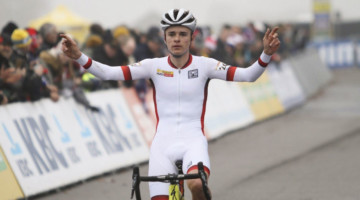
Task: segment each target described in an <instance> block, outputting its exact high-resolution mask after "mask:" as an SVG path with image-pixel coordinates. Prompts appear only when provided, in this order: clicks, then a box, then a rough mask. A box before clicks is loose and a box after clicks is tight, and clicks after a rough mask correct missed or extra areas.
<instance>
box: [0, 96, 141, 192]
mask: <svg viewBox="0 0 360 200" xmlns="http://www.w3.org/2000/svg"><path fill="white" fill-rule="evenodd" d="M90 101H91V102H92V103H93V104H94V105H96V106H99V107H100V108H101V110H102V111H101V112H100V113H94V112H91V111H89V110H86V109H85V108H84V107H83V106H82V105H79V104H77V103H76V102H74V100H73V99H68V100H64V99H60V101H59V102H57V103H53V102H51V101H50V100H48V99H45V100H41V101H38V102H35V103H15V104H10V105H7V106H1V107H0V114H1V115H0V145H1V146H2V148H3V150H4V153H5V154H6V156H7V158H8V160H9V163H10V165H11V167H12V169H13V171H14V173H15V175H16V177H17V179H18V181H19V183H20V186H21V188H22V189H23V191H24V194H25V196H29V195H34V194H37V193H40V192H44V191H47V190H50V189H54V188H57V187H61V186H64V185H67V184H70V183H74V182H77V181H79V180H83V179H86V178H89V177H91V176H94V175H98V174H102V173H104V172H107V171H109V170H113V169H117V168H120V167H124V166H129V165H131V164H133V163H136V162H142V161H145V160H147V159H148V147H147V145H146V144H145V141H144V139H143V138H142V136H141V134H140V132H139V130H138V128H137V127H136V126H135V122H134V120H133V118H132V116H131V115H130V111H129V110H128V108H127V106H126V104H125V102H124V99H123V97H122V95H121V93H120V92H119V90H116V91H103V92H96V93H92V94H91V95H90Z"/></svg>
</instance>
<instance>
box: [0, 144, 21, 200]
mask: <svg viewBox="0 0 360 200" xmlns="http://www.w3.org/2000/svg"><path fill="white" fill-rule="evenodd" d="M19 198H24V194H23V192H22V190H21V188H20V186H19V184H18V182H17V180H16V178H15V175H14V173H13V171H12V169H11V168H10V165H9V163H8V161H7V159H6V157H5V154H4V152H3V150H2V148H1V147H0V200H5V199H6V200H8V199H19Z"/></svg>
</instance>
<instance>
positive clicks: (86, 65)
mask: <svg viewBox="0 0 360 200" xmlns="http://www.w3.org/2000/svg"><path fill="white" fill-rule="evenodd" d="M91 64H92V60H91V58H88V61H87V63H86V64H85V65H84V66H83V67H84V68H85V69H88V68H89V67H90V66H91Z"/></svg>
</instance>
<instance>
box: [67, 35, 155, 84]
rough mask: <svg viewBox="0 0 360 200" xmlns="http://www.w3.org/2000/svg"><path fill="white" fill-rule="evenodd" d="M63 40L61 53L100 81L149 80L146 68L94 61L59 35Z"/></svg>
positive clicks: (73, 43)
mask: <svg viewBox="0 0 360 200" xmlns="http://www.w3.org/2000/svg"><path fill="white" fill-rule="evenodd" d="M60 36H61V37H62V38H63V40H62V42H61V44H62V51H63V52H64V54H65V55H67V56H68V57H70V58H72V59H73V60H75V61H76V62H78V63H79V64H80V65H81V66H82V67H84V68H85V69H86V70H87V71H88V72H90V73H91V74H93V75H95V76H96V77H98V78H100V79H102V80H134V79H140V78H149V73H148V67H142V68H141V69H140V68H138V67H131V66H109V65H105V64H102V63H100V62H97V61H94V60H92V59H91V58H89V57H88V56H86V55H85V54H83V53H82V52H81V51H80V49H79V47H78V45H77V44H76V42H75V41H74V40H73V39H71V38H70V37H69V36H67V35H65V34H60Z"/></svg>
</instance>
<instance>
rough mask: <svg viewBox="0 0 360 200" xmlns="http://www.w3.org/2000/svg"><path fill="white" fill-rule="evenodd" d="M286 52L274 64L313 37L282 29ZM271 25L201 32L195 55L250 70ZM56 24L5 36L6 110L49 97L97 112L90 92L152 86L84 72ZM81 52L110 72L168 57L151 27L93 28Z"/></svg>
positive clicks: (0, 61) (2, 91) (0, 52)
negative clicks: (66, 51) (112, 68)
mask: <svg viewBox="0 0 360 200" xmlns="http://www.w3.org/2000/svg"><path fill="white" fill-rule="evenodd" d="M279 27H280V29H279V39H280V40H281V47H280V49H279V51H278V54H276V55H273V57H272V59H273V60H274V61H275V62H279V61H280V60H281V59H283V58H284V57H286V56H288V55H289V54H292V53H293V52H295V51H298V50H301V49H303V48H304V47H305V46H306V43H307V42H308V40H309V31H308V30H307V29H304V28H299V27H296V26H294V25H291V24H286V25H279ZM266 28H267V25H265V24H254V23H249V24H247V25H246V26H242V27H241V26H232V25H224V26H223V27H222V28H221V30H220V32H219V34H218V35H215V34H214V33H213V32H212V30H211V28H210V27H198V28H197V29H196V30H195V32H194V39H193V41H192V44H191V47H190V51H191V53H192V54H193V55H198V56H207V57H212V58H215V59H217V60H219V61H222V62H224V63H226V64H229V65H233V66H238V67H247V66H249V65H250V64H251V63H253V62H255V61H256V60H257V58H258V56H259V55H260V54H261V51H262V49H263V48H262V37H263V35H264V32H265V31H266ZM59 33H60V32H59V31H58V30H57V27H56V26H55V25H54V24H51V23H45V24H43V25H42V26H41V27H40V28H39V30H36V29H33V28H20V27H18V26H17V25H16V24H15V23H14V22H9V23H8V24H6V25H5V26H4V27H3V28H2V30H1V36H0V67H1V71H0V104H1V105H3V104H7V103H12V102H24V101H36V100H39V99H41V98H44V97H47V98H50V99H51V100H52V101H54V102H56V101H58V100H59V97H60V96H62V97H64V98H67V97H70V96H73V97H74V98H75V99H76V100H77V101H78V102H79V103H81V104H83V105H84V106H86V107H87V108H90V109H94V110H96V108H95V107H92V106H91V105H90V103H89V102H88V101H87V99H86V97H85V95H84V92H91V91H96V90H101V89H108V88H118V87H135V88H136V90H137V92H138V95H139V98H140V99H142V100H143V99H144V95H145V93H146V91H147V90H148V88H149V87H150V85H149V84H148V83H147V81H145V80H138V81H102V80H99V79H98V78H96V77H94V76H93V75H91V74H90V73H88V72H86V71H84V70H83V69H82V68H81V67H80V66H79V65H78V64H77V63H76V62H74V61H73V60H71V59H69V58H68V57H66V56H65V55H64V54H63V53H62V51H61V38H60V37H59ZM79 46H80V47H81V50H82V51H83V52H84V53H85V54H87V55H88V56H89V57H92V58H93V59H94V60H96V61H99V62H102V63H105V64H108V65H110V66H120V65H128V64H132V63H135V62H137V61H141V60H143V59H145V58H154V57H161V56H166V55H167V53H168V52H167V50H166V46H165V44H164V41H163V35H162V31H161V30H160V29H159V28H158V27H151V28H149V30H147V31H146V32H141V31H138V30H136V29H131V28H129V27H127V26H123V25H122V26H117V27H114V28H112V29H105V28H104V27H102V26H101V25H100V24H92V25H91V26H90V29H89V35H88V36H87V37H86V38H85V40H84V42H83V43H82V44H79Z"/></svg>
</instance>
